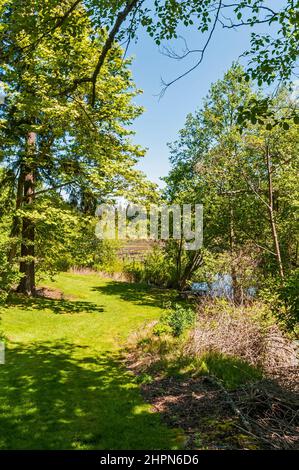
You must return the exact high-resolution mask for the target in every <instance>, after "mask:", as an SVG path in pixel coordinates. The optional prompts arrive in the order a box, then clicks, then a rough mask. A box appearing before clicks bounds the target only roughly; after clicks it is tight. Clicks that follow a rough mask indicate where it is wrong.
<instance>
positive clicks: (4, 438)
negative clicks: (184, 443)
mask: <svg viewBox="0 0 299 470" xmlns="http://www.w3.org/2000/svg"><path fill="white" fill-rule="evenodd" d="M0 367H1V369H0V390H1V394H0V449H167V448H171V442H173V440H172V439H173V436H174V432H173V431H171V430H168V429H167V428H165V427H164V426H162V424H161V423H160V419H159V416H158V415H157V414H153V413H150V412H149V410H148V408H147V407H145V405H144V404H143V402H142V400H141V397H140V394H139V389H138V387H137V385H136V384H135V383H134V381H133V378H132V376H131V375H130V374H128V372H127V371H125V369H124V368H123V367H122V365H121V364H120V363H119V362H118V358H117V356H113V355H112V354H109V355H107V354H101V355H97V356H90V355H88V352H87V348H85V347H84V346H74V345H72V344H69V343H63V342H58V343H51V342H44V343H32V344H31V345H28V346H26V347H25V346H22V345H18V344H17V345H15V346H14V347H8V348H7V353H6V364H5V365H1V366H0Z"/></svg>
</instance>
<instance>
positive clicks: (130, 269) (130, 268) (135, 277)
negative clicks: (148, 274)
mask: <svg viewBox="0 0 299 470" xmlns="http://www.w3.org/2000/svg"><path fill="white" fill-rule="evenodd" d="M123 272H124V274H125V275H126V276H127V277H128V279H129V280H130V281H132V282H143V281H144V266H143V264H142V263H141V262H139V261H126V262H125V263H124V266H123Z"/></svg>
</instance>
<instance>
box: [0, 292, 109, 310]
mask: <svg viewBox="0 0 299 470" xmlns="http://www.w3.org/2000/svg"><path fill="white" fill-rule="evenodd" d="M7 305H9V306H16V307H18V308H20V309H23V310H43V309H49V310H51V311H52V312H53V313H55V314H59V315H61V314H65V313H68V314H75V313H101V312H103V311H104V308H103V307H101V306H99V305H97V304H95V303H93V302H86V301H78V300H65V299H59V300H57V299H49V298H44V297H26V296H23V295H18V294H12V295H11V296H10V297H9V299H8V302H7Z"/></svg>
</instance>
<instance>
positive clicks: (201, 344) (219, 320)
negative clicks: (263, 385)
mask: <svg viewBox="0 0 299 470" xmlns="http://www.w3.org/2000/svg"><path fill="white" fill-rule="evenodd" d="M263 308H264V307H263V305H262V304H258V303H257V304H255V305H251V306H247V307H234V306H232V305H230V304H222V306H221V305H220V304H219V303H217V302H210V303H209V304H208V305H206V306H205V308H203V307H202V306H201V307H200V309H199V319H198V321H197V324H196V326H195V328H194V329H193V330H192V332H191V333H190V336H189V339H188V341H187V342H186V345H185V351H186V354H187V355H191V356H196V357H201V356H202V355H203V354H206V353H220V354H225V355H227V356H234V357H238V358H240V359H242V360H244V361H246V362H248V363H249V364H251V365H253V366H257V367H261V368H263V369H264V370H265V371H268V372H269V371H272V370H273V369H275V368H277V367H292V366H296V365H297V364H298V359H297V355H296V349H295V346H294V345H293V343H292V342H291V341H290V340H289V339H288V338H287V337H286V336H284V334H283V333H282V332H281V330H280V329H279V327H278V326H277V325H275V324H274V323H273V322H271V321H269V319H265V318H263V316H264V313H265V312H264V311H263Z"/></svg>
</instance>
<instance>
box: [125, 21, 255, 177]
mask: <svg viewBox="0 0 299 470" xmlns="http://www.w3.org/2000/svg"><path fill="white" fill-rule="evenodd" d="M250 31H251V29H249V28H247V27H246V28H240V29H238V30H223V29H222V28H221V27H219V28H218V30H216V32H215V35H214V37H213V40H212V42H211V43H210V46H209V48H208V50H207V53H206V55H205V58H204V60H203V62H202V64H201V65H200V66H199V67H198V68H197V69H196V70H195V71H193V72H192V73H191V74H190V75H189V76H187V77H185V78H182V79H181V80H179V81H178V82H176V83H175V84H174V85H172V86H171V87H170V88H169V89H168V90H167V92H166V94H165V95H164V97H163V98H161V99H160V100H159V98H158V97H157V96H155V95H157V94H158V93H159V92H160V91H161V77H163V79H164V80H166V81H169V80H171V79H173V78H175V77H176V76H177V75H179V74H180V73H181V72H183V71H185V70H187V69H188V64H189V65H192V64H194V63H195V61H196V57H195V56H194V57H193V58H192V60H191V61H189V62H188V61H186V62H182V61H177V60H173V59H170V58H169V57H165V56H163V55H162V54H161V53H160V52H159V48H158V46H156V45H155V44H154V42H153V40H152V39H151V38H150V37H149V36H148V35H147V34H146V33H145V32H142V33H141V34H140V36H139V40H138V42H137V44H132V45H131V46H130V49H129V53H128V55H131V56H133V57H134V58H135V59H134V61H133V64H132V70H133V76H134V80H135V83H136V85H137V87H138V88H141V89H142V90H143V94H142V95H141V96H139V97H138V98H136V99H135V101H136V102H137V103H138V104H141V105H142V106H144V107H145V108H146V111H145V112H144V114H143V115H142V116H141V117H139V118H138V119H137V120H136V121H135V123H134V125H133V129H134V130H135V132H136V136H135V137H134V140H135V141H136V142H137V143H139V144H140V145H142V146H143V147H146V148H148V151H147V155H146V156H145V157H144V158H143V159H142V161H141V162H140V163H139V164H138V168H140V169H141V170H142V171H144V172H145V173H146V175H147V176H148V177H149V179H151V180H152V181H155V182H156V183H158V184H160V185H163V183H161V182H160V181H159V178H160V177H161V176H165V175H167V173H168V170H169V161H168V159H169V150H168V147H167V142H171V141H173V140H175V139H176V137H177V135H178V131H179V129H181V128H182V127H183V126H184V122H185V118H186V115H187V114H188V113H189V112H193V111H194V110H195V109H196V108H197V107H199V106H200V105H201V102H202V98H203V97H204V96H205V95H206V94H207V92H208V90H209V87H210V85H211V83H213V82H215V81H216V80H217V79H219V78H222V76H223V74H224V72H225V71H226V70H227V69H228V68H229V67H230V66H231V64H232V62H233V61H235V60H237V59H238V57H239V56H240V55H241V54H242V53H243V52H244V51H245V50H246V49H247V48H248V47H249V42H250ZM183 35H184V38H185V39H186V41H187V43H188V46H189V48H190V49H192V48H199V49H200V48H201V46H202V44H203V42H202V41H203V36H202V35H201V34H200V33H199V32H198V31H188V34H186V31H185V32H184V33H183ZM172 45H173V46H175V49H176V51H180V50H182V48H183V47H184V44H183V42H182V41H179V40H177V41H176V42H175V43H172Z"/></svg>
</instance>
